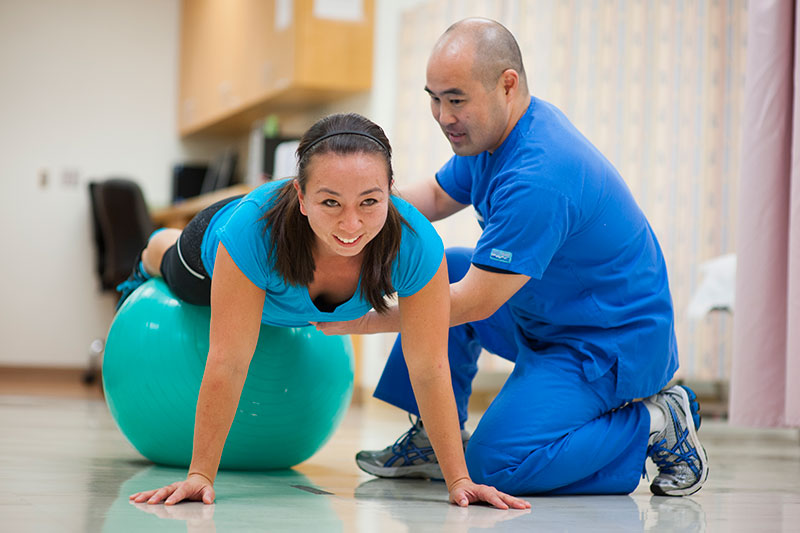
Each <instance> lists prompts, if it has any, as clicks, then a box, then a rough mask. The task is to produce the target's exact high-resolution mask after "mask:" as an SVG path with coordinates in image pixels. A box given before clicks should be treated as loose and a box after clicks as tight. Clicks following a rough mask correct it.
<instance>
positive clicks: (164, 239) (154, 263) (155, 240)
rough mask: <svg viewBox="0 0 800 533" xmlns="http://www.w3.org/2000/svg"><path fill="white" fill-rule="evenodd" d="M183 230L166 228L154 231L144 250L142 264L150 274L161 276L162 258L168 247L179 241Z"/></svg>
mask: <svg viewBox="0 0 800 533" xmlns="http://www.w3.org/2000/svg"><path fill="white" fill-rule="evenodd" d="M180 235H181V230H179V229H175V228H165V229H163V230H161V231H159V232H157V233H154V234H153V235H152V236H151V237H150V240H149V241H147V246H146V247H145V249H144V250H143V251H142V265H143V266H144V270H145V272H147V273H148V274H149V275H150V276H161V275H162V274H161V260H162V259H163V258H164V253H165V252H166V251H167V249H168V248H169V247H170V246H172V245H173V244H175V242H177V240H178V237H180Z"/></svg>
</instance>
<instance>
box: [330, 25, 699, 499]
mask: <svg viewBox="0 0 800 533" xmlns="http://www.w3.org/2000/svg"><path fill="white" fill-rule="evenodd" d="M425 90H426V91H427V92H428V94H429V95H430V98H431V111H432V113H433V117H434V118H435V119H436V121H437V122H438V123H439V125H440V126H441V128H442V131H443V132H444V134H445V136H446V137H447V139H448V141H449V142H450V145H451V146H452V148H453V152H455V156H454V157H453V158H452V159H450V161H448V162H447V163H446V164H445V165H444V166H443V167H442V168H441V169H440V170H439V172H438V173H437V174H436V179H435V180H431V181H427V182H424V183H422V184H420V185H418V186H416V187H413V188H412V189H411V190H408V191H404V196H405V197H406V198H407V199H408V200H410V201H411V202H412V203H413V204H414V205H415V206H416V207H417V208H418V209H419V210H420V211H422V213H423V214H425V215H426V216H427V217H428V218H429V219H431V220H439V219H441V218H444V217H446V216H449V215H451V214H453V213H455V212H457V211H459V210H461V209H463V208H465V207H466V206H467V205H470V204H471V205H472V206H473V207H474V209H475V212H476V215H477V217H478V221H479V223H480V225H481V227H482V229H483V232H482V234H481V237H480V238H479V240H478V243H477V246H476V248H475V249H474V250H465V249H456V250H448V254H447V256H448V257H447V258H448V269H449V271H450V278H451V286H450V287H451V293H450V294H451V326H452V327H451V330H450V343H449V356H450V364H451V371H452V375H453V385H454V389H455V392H456V399H457V402H458V405H459V417H460V421H461V423H462V427H463V423H464V421H465V420H466V416H467V401H468V399H469V394H470V391H471V387H470V383H471V380H472V378H473V377H474V375H475V372H476V371H477V366H476V360H477V357H478V355H479V353H480V351H481V348H482V347H483V348H486V349H487V350H489V351H491V352H493V353H496V354H498V355H500V356H502V357H505V358H507V359H509V360H511V361H514V362H515V367H514V370H513V372H512V373H511V375H510V377H509V378H508V381H507V382H506V383H505V385H504V386H503V388H502V390H501V391H500V392H499V394H498V395H497V397H496V398H495V400H494V401H493V402H492V404H491V405H490V407H489V408H488V409H487V411H486V413H485V414H484V415H483V417H482V419H481V421H480V423H479V424H478V426H477V428H476V430H475V433H474V434H473V435H472V437H471V438H470V437H469V435H467V434H466V432H464V433H462V435H463V440H464V441H465V445H466V457H467V464H468V467H469V470H470V475H471V476H472V477H473V479H474V480H475V481H476V482H478V483H486V484H491V485H494V486H496V487H497V488H498V489H500V490H502V491H505V492H509V493H511V494H518V495H519V494H537V493H549V494H624V493H629V492H631V491H632V490H634V489H635V488H636V486H637V485H638V482H639V479H640V476H641V475H642V473H643V470H644V466H645V461H646V458H647V457H648V456H649V457H650V458H651V459H653V460H654V461H655V463H656V464H657V466H658V468H659V474H658V476H657V477H656V478H655V479H654V480H653V482H652V484H651V487H650V488H651V490H652V491H653V492H654V493H655V494H660V495H670V496H680V495H687V494H692V493H694V492H696V491H697V490H699V489H700V487H701V486H702V484H703V483H704V482H705V480H706V477H707V475H708V465H707V463H708V461H707V457H706V454H705V451H704V450H703V447H702V446H701V444H700V442H699V440H698V438H697V433H696V430H697V427H699V424H700V417H699V415H698V410H699V406H698V404H697V402H696V401H695V396H694V394H693V393H692V391H691V390H689V389H688V388H686V387H680V386H675V387H671V388H669V389H666V390H664V391H662V392H659V391H661V389H662V388H663V387H665V386H666V385H667V383H668V381H669V380H670V379H671V378H672V376H673V374H674V372H675V370H676V369H677V366H678V361H677V350H676V346H675V335H674V327H673V310H672V299H671V296H670V292H669V285H668V281H667V270H666V265H665V263H664V259H663V256H662V253H661V250H660V248H659V245H658V242H657V240H656V237H655V235H654V233H653V231H652V229H651V228H650V225H649V224H648V222H647V220H646V219H645V216H644V215H643V213H642V212H641V210H640V209H639V207H638V205H637V204H636V202H635V200H634V199H633V197H632V195H631V193H630V191H629V190H628V188H627V186H626V185H625V184H624V182H623V180H622V178H621V177H620V176H619V174H618V172H617V171H616V169H615V168H614V167H613V166H612V165H611V164H610V163H609V162H608V161H607V160H606V159H605V158H604V157H603V156H602V154H600V153H599V152H598V150H597V149H596V148H595V147H594V146H593V145H592V144H591V143H590V142H589V141H588V140H587V139H586V138H585V137H583V136H582V135H581V134H580V133H579V132H578V131H577V130H576V129H575V127H574V126H573V125H572V124H571V123H570V122H569V121H568V120H567V118H566V117H565V116H564V115H563V114H562V113H561V112H560V111H559V110H558V109H556V108H555V107H554V106H552V105H551V104H548V103H547V102H544V101H542V100H539V99H537V98H535V97H531V95H530V94H529V92H528V87H527V81H526V77H525V71H524V68H523V65H522V57H521V54H520V51H519V46H518V45H517V43H516V41H515V39H514V37H513V35H511V33H510V32H509V31H508V30H507V29H506V28H504V27H503V26H501V25H500V24H498V23H496V22H494V21H489V20H485V19H467V20H463V21H461V22H458V23H456V24H454V25H453V26H451V27H450V28H449V29H448V30H447V31H446V32H445V33H444V34H443V35H442V36H441V37H440V39H439V40H438V42H437V43H436V45H435V46H434V49H433V52H432V53H431V56H430V59H429V61H428V67H427V81H426V86H425ZM397 320H398V319H397V314H390V315H388V316H382V315H377V314H375V313H370V314H369V315H367V316H366V317H364V318H363V319H362V320H360V321H359V322H358V323H356V324H338V325H337V324H329V325H321V326H320V327H321V329H323V330H324V331H326V332H329V333H335V332H343V331H349V332H352V331H357V332H362V333H370V332H378V331H398V329H399V328H398V323H397ZM375 396H376V397H377V398H380V399H383V400H385V401H387V402H389V403H391V404H393V405H395V406H398V407H400V408H403V409H405V410H407V411H409V412H410V413H413V414H417V415H418V410H417V407H416V403H415V401H414V395H413V391H412V390H411V386H410V385H409V382H408V374H407V370H406V367H405V363H404V362H403V358H402V350H401V346H400V342H399V339H398V343H397V344H396V345H395V348H394V350H393V352H392V354H391V355H390V358H389V361H388V362H387V365H386V369H385V370H384V374H383V376H382V377H381V380H380V382H379V384H378V387H377V389H376V391H375ZM638 398H647V399H646V400H644V401H635V400H636V399H638ZM423 422H424V421H423V420H418V421H417V422H416V423H415V424H414V425H413V426H412V428H411V429H410V430H409V431H408V432H407V433H406V434H405V435H403V436H402V437H401V438H400V439H398V441H397V442H396V443H395V444H394V445H392V446H389V447H387V448H386V449H384V450H380V451H363V452H360V453H359V454H358V455H357V457H356V460H357V462H358V465H359V466H360V467H361V468H362V469H363V470H365V471H367V472H370V473H372V474H374V475H378V476H384V477H432V478H436V477H440V474H439V471H438V465H437V464H436V457H435V455H434V454H433V451H432V449H431V448H430V444H429V442H428V440H427V436H426V433H425V429H424V426H423Z"/></svg>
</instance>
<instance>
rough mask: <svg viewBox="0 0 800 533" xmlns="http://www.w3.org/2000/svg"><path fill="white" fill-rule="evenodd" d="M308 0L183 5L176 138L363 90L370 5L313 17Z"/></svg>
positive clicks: (359, 1)
mask: <svg viewBox="0 0 800 533" xmlns="http://www.w3.org/2000/svg"><path fill="white" fill-rule="evenodd" d="M315 1H318V0H183V2H182V6H181V7H182V14H181V57H180V96H179V98H180V100H179V105H178V115H179V116H178V130H179V132H180V134H181V135H182V136H189V135H195V134H200V133H209V134H238V133H243V132H246V131H248V130H249V129H250V127H251V125H252V123H253V121H255V120H258V119H260V118H263V117H264V116H266V115H267V114H269V113H271V112H280V111H287V110H294V109H302V108H307V107H309V106H311V105H316V104H320V103H323V102H328V101H331V100H333V99H336V98H340V97H342V96H347V95H350V94H353V93H355V92H359V91H365V90H368V89H369V88H370V85H371V83H372V39H373V15H374V3H373V0H356V1H355V4H354V5H356V6H357V9H356V11H357V12H360V13H361V16H360V17H358V18H357V20H353V19H352V17H351V18H350V19H348V20H343V19H341V18H338V17H336V16H335V14H334V16H330V15H328V14H324V13H323V15H322V16H319V11H318V10H317V9H315ZM322 3H323V4H324V2H322ZM346 3H347V2H345V4H346ZM351 7H352V5H351ZM317 8H319V6H317Z"/></svg>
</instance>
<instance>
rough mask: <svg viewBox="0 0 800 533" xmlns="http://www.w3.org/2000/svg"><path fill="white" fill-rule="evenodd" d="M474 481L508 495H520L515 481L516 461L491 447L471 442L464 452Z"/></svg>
mask: <svg viewBox="0 0 800 533" xmlns="http://www.w3.org/2000/svg"><path fill="white" fill-rule="evenodd" d="M464 455H465V458H466V460H467V469H468V470H469V475H470V477H471V478H472V481H474V482H475V483H481V484H484V485H491V486H493V487H495V488H496V489H497V490H500V491H503V492H505V493H507V494H511V495H518V486H517V484H516V481H515V476H514V472H515V470H516V466H517V465H516V462H515V460H514V459H513V458H512V457H510V456H508V455H507V454H502V453H501V452H499V451H498V450H496V449H494V448H492V447H491V446H486V445H484V444H480V443H478V442H475V441H473V440H470V442H469V444H468V445H467V449H466V450H465V451H464Z"/></svg>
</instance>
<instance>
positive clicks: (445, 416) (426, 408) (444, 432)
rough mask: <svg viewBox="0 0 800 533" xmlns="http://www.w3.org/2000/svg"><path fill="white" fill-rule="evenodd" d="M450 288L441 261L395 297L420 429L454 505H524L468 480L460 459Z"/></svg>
mask: <svg viewBox="0 0 800 533" xmlns="http://www.w3.org/2000/svg"><path fill="white" fill-rule="evenodd" d="M449 291H450V286H449V284H448V281H447V263H446V261H445V260H444V259H442V264H441V265H440V266H439V270H438V271H437V272H436V274H435V275H434V277H433V278H432V279H431V280H430V281H429V282H428V284H427V285H425V287H424V288H422V289H421V290H420V291H418V292H417V293H416V294H414V295H412V296H407V297H403V298H400V299H399V309H400V333H401V338H402V342H403V353H404V355H405V360H406V366H408V374H409V376H410V378H411V386H412V388H413V389H414V395H415V397H416V399H417V405H418V406H419V411H420V416H421V417H422V420H423V421H424V422H425V430H426V431H427V433H428V437H429V438H430V441H431V445H432V446H433V448H434V451H435V453H436V458H437V459H438V461H439V466H440V467H441V469H442V474H443V475H444V479H445V482H446V483H447V489H448V491H449V492H450V499H451V501H453V502H454V503H456V504H458V505H460V506H466V505H468V504H469V503H471V502H476V501H486V502H488V503H491V504H492V505H494V506H496V507H499V508H501V509H507V508H508V506H509V505H510V506H512V507H515V508H517V509H524V508H527V507H529V504H528V503H527V502H525V501H523V500H520V499H518V498H514V497H512V496H509V495H507V494H504V493H502V492H500V491H498V490H496V489H494V488H493V487H488V486H486V485H476V484H475V483H473V482H472V480H471V479H470V477H469V472H468V471H467V464H466V461H465V460H464V448H463V445H462V442H461V429H460V427H459V423H458V414H457V410H456V402H455V398H454V395H453V386H452V383H451V381H450V366H449V362H448V358H447V338H448V329H449V327H450V298H449V296H450V294H449Z"/></svg>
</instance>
